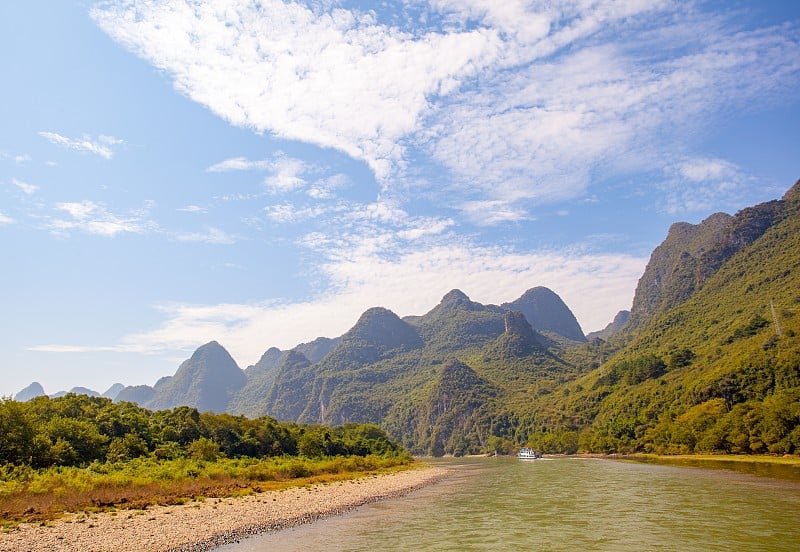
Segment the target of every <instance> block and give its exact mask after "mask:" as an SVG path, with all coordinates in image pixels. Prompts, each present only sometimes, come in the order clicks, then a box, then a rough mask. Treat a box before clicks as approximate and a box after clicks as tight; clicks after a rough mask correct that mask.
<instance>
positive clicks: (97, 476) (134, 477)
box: [0, 456, 413, 528]
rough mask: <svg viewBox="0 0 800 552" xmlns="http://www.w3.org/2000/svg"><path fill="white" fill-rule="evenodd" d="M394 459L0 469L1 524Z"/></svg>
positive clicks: (384, 464) (243, 488)
mask: <svg viewBox="0 0 800 552" xmlns="http://www.w3.org/2000/svg"><path fill="white" fill-rule="evenodd" d="M412 465H413V460H411V459H410V458H409V457H406V456H400V457H381V456H366V457H361V456H359V457H333V458H322V459H307V458H302V457H299V458H298V457H277V458H264V459H254V458H242V459H219V460H216V461H213V462H205V461H202V460H193V459H187V458H180V459H175V460H161V461H160V460H157V459H154V458H137V459H135V460H131V461H129V462H124V463H114V464H99V463H95V464H91V465H89V466H88V467H86V468H75V467H69V468H65V467H58V468H48V469H42V470H34V469H30V468H28V469H19V468H0V472H2V473H0V527H5V528H8V527H11V526H13V525H16V524H17V523H20V522H43V521H48V520H51V519H54V518H57V517H59V516H60V515H61V514H63V513H64V512H80V511H83V512H87V513H89V512H99V511H108V510H115V509H134V510H145V509H146V508H148V507H149V506H153V505H170V504H184V503H186V502H188V501H189V500H195V499H196V500H205V499H208V498H223V497H235V496H244V495H248V494H253V493H257V492H264V491H270V490H280V489H285V488H289V487H295V486H303V485H312V484H317V483H332V482H336V481H342V480H347V479H354V478H358V477H365V476H369V475H373V474H377V473H388V472H391V471H396V470H401V469H408V468H409V467H411V466H412Z"/></svg>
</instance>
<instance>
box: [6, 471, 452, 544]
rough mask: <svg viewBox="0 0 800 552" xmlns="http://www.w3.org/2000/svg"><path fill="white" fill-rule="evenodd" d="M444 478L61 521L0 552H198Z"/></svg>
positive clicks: (29, 527)
mask: <svg viewBox="0 0 800 552" xmlns="http://www.w3.org/2000/svg"><path fill="white" fill-rule="evenodd" d="M447 474H448V470H447V469H445V468H441V467H427V468H421V469H410V470H405V471H400V472H395V473H392V474H389V475H372V476H368V477H363V478H358V479H354V480H349V481H340V482H336V483H331V484H326V485H323V484H320V485H313V486H308V487H294V488H289V489H285V490H281V491H269V492H264V493H258V494H253V495H248V496H243V497H235V498H220V499H206V500H203V501H191V502H187V503H185V504H182V505H177V506H154V507H148V508H147V509H146V510H117V511H112V512H102V513H97V514H87V513H73V514H67V515H65V516H64V517H62V518H60V519H57V520H53V521H50V522H47V523H43V524H36V525H34V524H27V523H23V524H20V525H19V526H18V527H16V528H15V529H13V530H11V531H9V532H7V533H0V551H2V552H6V551H8V552H11V551H15V552H19V551H29V552H38V551H72V550H83V551H87V552H88V551H96V552H99V551H103V552H115V551H129V550H148V551H150V552H156V551H164V552H166V551H175V552H200V551H203V550H211V549H213V548H215V547H217V546H221V545H223V544H229V543H231V542H238V541H239V540H241V539H244V538H246V537H249V536H252V535H256V534H259V533H264V532H266V531H275V530H279V529H284V528H287V527H293V526H296V525H301V524H304V523H310V522H313V521H316V520H319V519H324V518H327V517H331V516H334V515H339V514H343V513H345V512H349V511H351V510H353V509H355V508H358V507H359V506H362V505H364V504H369V503H372V502H377V501H379V500H384V499H389V498H395V497H399V496H403V495H405V494H408V493H410V492H412V491H414V490H416V489H419V488H421V487H423V486H426V485H429V484H432V483H434V482H436V481H439V480H441V479H442V478H444V477H446V475H447Z"/></svg>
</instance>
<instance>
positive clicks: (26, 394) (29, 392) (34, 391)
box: [14, 381, 44, 402]
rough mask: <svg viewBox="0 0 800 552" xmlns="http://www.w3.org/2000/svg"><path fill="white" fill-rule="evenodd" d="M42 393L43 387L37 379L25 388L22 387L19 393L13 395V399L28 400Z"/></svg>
mask: <svg viewBox="0 0 800 552" xmlns="http://www.w3.org/2000/svg"><path fill="white" fill-rule="evenodd" d="M42 395H44V388H43V387H42V384H41V383H39V382H38V381H34V382H33V383H31V384H30V385H29V386H28V387H26V388H25V389H22V390H21V391H20V392H19V393H17V394H16V395H14V400H15V401H18V402H25V401H29V400H31V399H33V398H36V397H41V396H42Z"/></svg>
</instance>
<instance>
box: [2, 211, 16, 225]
mask: <svg viewBox="0 0 800 552" xmlns="http://www.w3.org/2000/svg"><path fill="white" fill-rule="evenodd" d="M15 222H16V221H15V220H14V219H13V218H11V217H9V216H8V215H4V214H3V213H0V226H5V225H6V224H14V223H15Z"/></svg>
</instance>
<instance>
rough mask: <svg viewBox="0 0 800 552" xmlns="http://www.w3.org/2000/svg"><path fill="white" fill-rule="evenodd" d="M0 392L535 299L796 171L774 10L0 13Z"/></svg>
mask: <svg viewBox="0 0 800 552" xmlns="http://www.w3.org/2000/svg"><path fill="white" fill-rule="evenodd" d="M0 61H1V63H0V67H1V68H2V74H3V79H2V85H1V86H0V121H2V123H1V124H0V252H2V260H1V261H0V307H1V309H2V326H1V328H2V331H0V375H2V377H0V396H10V395H13V394H14V393H16V392H18V391H19V390H21V389H22V388H23V387H25V386H27V385H28V384H30V383H31V382H33V381H38V382H40V383H41V384H42V385H43V386H44V388H45V391H46V392H47V393H51V394H52V393H55V392H57V391H60V390H66V389H70V388H71V387H74V386H84V387H89V388H92V389H95V390H97V391H100V392H102V391H105V390H106V389H107V388H108V387H110V386H111V385H112V384H114V383H116V382H120V383H123V384H125V385H141V384H148V385H152V384H154V383H155V381H156V380H157V379H159V378H160V377H162V376H165V375H170V374H172V373H174V372H175V370H176V369H177V367H178V365H179V364H180V363H181V362H182V361H183V360H185V359H186V358H188V357H189V356H191V353H192V352H193V351H194V350H195V349H196V348H197V347H199V346H200V345H202V344H204V343H206V342H208V341H211V340H217V341H218V342H220V343H221V344H222V345H223V346H224V347H226V348H227V349H228V351H229V352H230V353H231V354H232V355H233V357H234V359H235V360H236V361H237V363H238V364H239V365H240V366H241V367H242V368H245V367H246V366H248V365H250V364H253V363H255V362H256V361H257V360H258V359H259V357H260V356H261V354H263V352H264V351H266V349H268V348H269V347H272V346H276V347H279V348H281V349H289V348H291V347H293V346H295V345H297V344H299V343H302V342H308V341H311V340H312V339H314V338H316V337H318V336H327V337H335V336H338V335H341V334H343V333H344V332H345V331H347V330H348V329H349V328H350V327H352V326H353V325H354V324H355V322H356V321H357V319H358V317H359V315H360V314H361V313H362V312H363V311H364V310H366V309H367V308H370V307H374V306H382V307H385V308H388V309H391V310H392V311H394V312H395V313H397V314H398V315H400V316H406V315H419V314H424V313H425V312H427V311H429V310H430V309H431V308H433V307H434V306H435V305H436V304H437V303H438V302H439V300H440V299H441V297H442V296H443V295H445V294H446V293H447V292H448V291H449V290H451V289H454V288H458V289H461V290H462V291H463V292H465V293H466V294H467V295H469V296H470V298H471V299H473V300H475V301H479V302H482V303H485V304H490V303H491V304H500V303H503V302H507V301H513V300H514V299H516V298H518V297H519V296H520V295H521V294H522V293H523V292H524V291H525V290H527V289H529V288H532V287H535V286H546V287H548V288H550V289H552V290H553V291H555V292H556V293H557V294H558V295H559V296H560V297H561V298H562V299H563V300H564V301H565V302H566V304H567V305H568V306H569V307H570V309H571V310H572V311H573V313H574V314H575V315H576V317H577V319H578V321H579V323H580V324H581V327H582V329H583V330H584V332H590V331H594V330H598V329H601V328H603V327H604V326H605V325H606V324H608V323H609V322H610V321H611V320H612V318H613V317H614V315H615V314H616V313H617V312H618V311H619V310H622V309H629V308H630V306H631V302H632V299H633V294H634V291H635V288H636V284H637V281H638V279H639V277H640V276H641V275H642V273H643V271H644V268H645V266H646V264H647V261H648V258H649V256H650V253H651V252H652V250H653V249H654V248H655V247H656V246H657V245H658V244H659V243H661V241H663V239H664V238H665V237H666V235H667V232H668V230H669V227H670V225H671V224H672V223H674V222H677V221H687V222H691V223H698V222H700V221H702V220H703V219H705V218H706V217H708V216H709V215H711V214H712V213H715V212H718V211H724V212H728V213H735V212H736V211H737V210H739V209H741V208H743V207H746V206H749V205H754V204H757V203H760V202H763V201H768V200H771V199H776V198H780V196H781V195H782V194H783V193H784V192H785V190H787V189H788V188H789V187H791V185H792V184H793V183H794V182H795V181H796V180H797V179H798V178H800V167H798V160H799V159H800V156H798V152H800V95H798V94H797V92H796V91H797V89H798V84H800V3H797V2H785V1H764V0H759V1H752V2H746V1H741V0H740V1H736V0H728V1H691V0H689V1H670V0H628V1H610V0H565V1H555V2H554V1H551V0H548V1H523V0H507V1H504V2H495V1H493V0H434V1H432V2H421V1H418V0H404V1H403V0H401V1H385V2H378V3H373V2H364V1H354V2H350V1H336V0H312V1H293V0H284V1H279V0H260V1H258V2H255V1H248V0H226V1H221V0H220V1H216V0H215V1H207V2H195V1H184V0H168V1H167V0H147V1H109V2H92V1H88V0H76V1H69V0H29V1H26V2H2V3H0Z"/></svg>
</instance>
